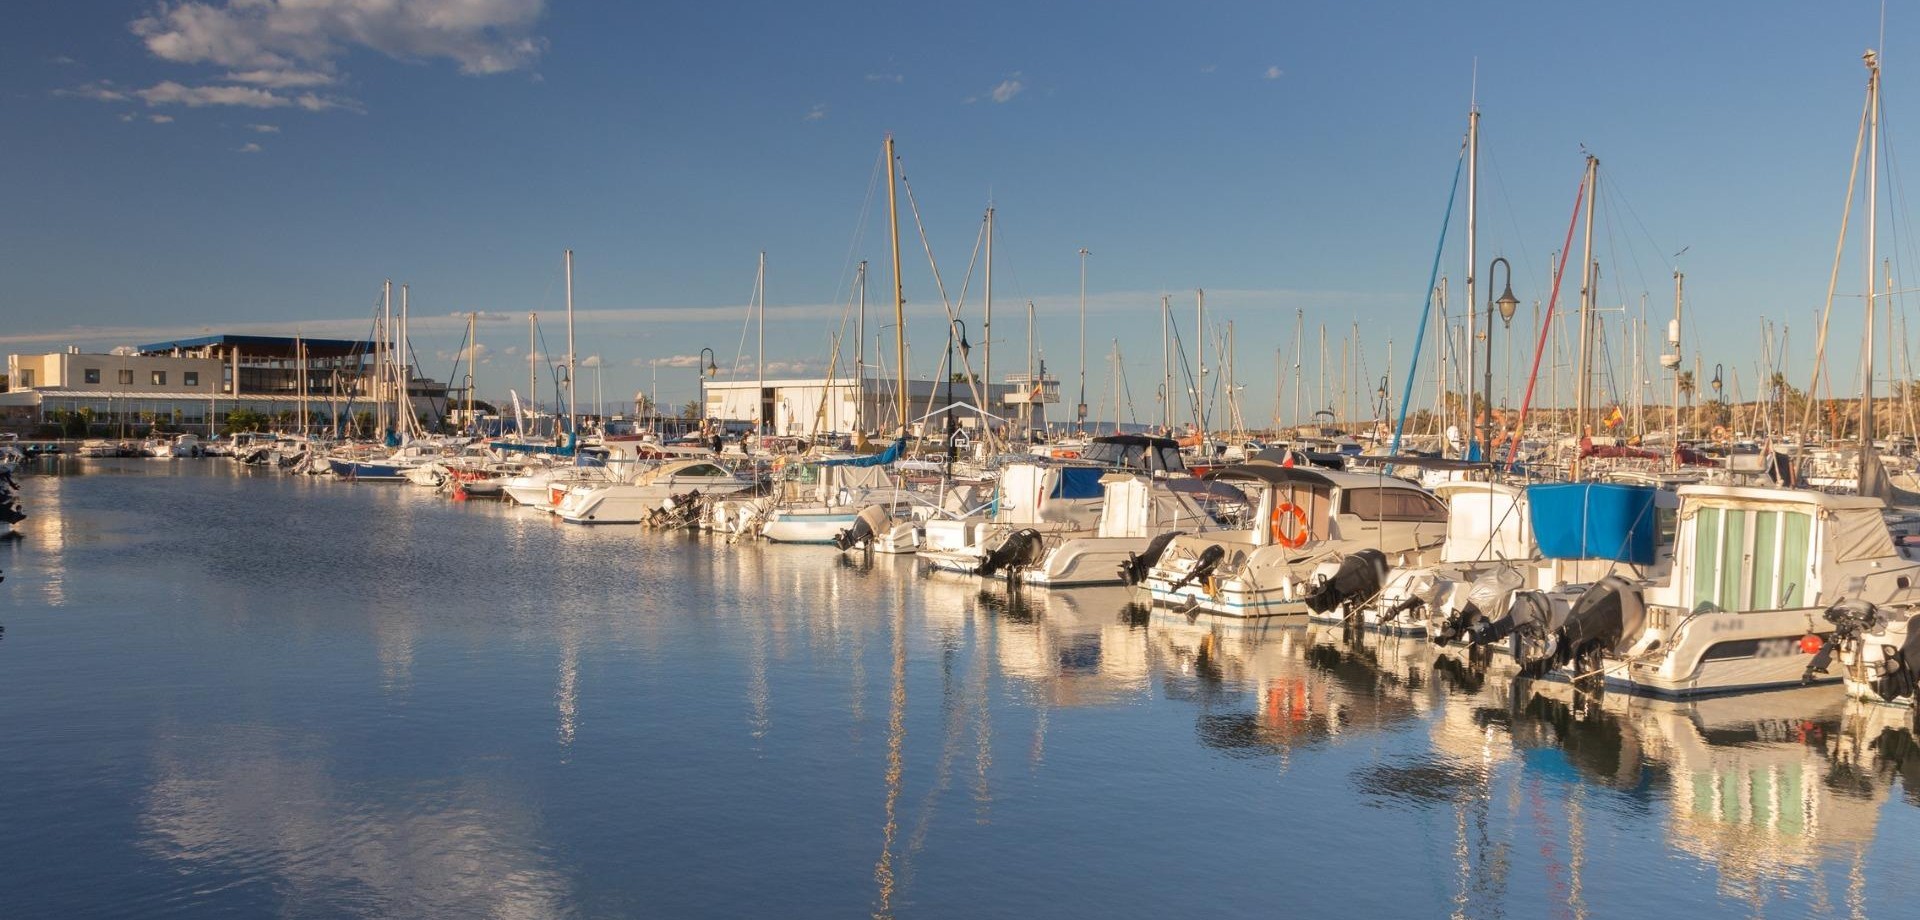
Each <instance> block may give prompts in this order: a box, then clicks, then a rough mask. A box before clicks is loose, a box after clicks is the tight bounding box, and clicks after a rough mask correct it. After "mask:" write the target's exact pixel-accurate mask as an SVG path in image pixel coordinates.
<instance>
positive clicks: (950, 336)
mask: <svg viewBox="0 0 1920 920" xmlns="http://www.w3.org/2000/svg"><path fill="white" fill-rule="evenodd" d="M956 328H957V329H959V330H960V360H962V361H965V360H966V358H967V355H968V354H971V353H972V352H973V346H972V345H970V344H968V343H967V322H966V320H960V319H956V320H954V321H952V322H950V323H948V324H947V464H948V465H952V464H953V461H954V458H955V456H957V454H958V450H957V449H956V447H955V446H954V443H953V433H954V427H955V425H956V424H957V422H956V420H955V419H954V417H953V377H954V373H953V340H954V330H955V329H956Z"/></svg>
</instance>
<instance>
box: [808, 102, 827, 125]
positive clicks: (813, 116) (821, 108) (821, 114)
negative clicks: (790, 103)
mask: <svg viewBox="0 0 1920 920" xmlns="http://www.w3.org/2000/svg"><path fill="white" fill-rule="evenodd" d="M825 117H827V104H826V103H824V102H820V103H815V104H814V106H813V108H811V109H808V110H807V119H806V120H807V121H819V120H820V119H822V118H825Z"/></svg>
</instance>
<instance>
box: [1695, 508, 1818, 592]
mask: <svg viewBox="0 0 1920 920" xmlns="http://www.w3.org/2000/svg"><path fill="white" fill-rule="evenodd" d="M1812 534H1813V519H1812V517H1811V516H1809V515H1807V514H1805V513H1802V512H1797V511H1749V510H1744V509H1740V508H1702V509H1700V511H1699V513H1698V514H1696V515H1695V516H1694V530H1693V582H1692V589H1693V606H1696V607H1697V606H1699V605H1700V604H1703V603H1711V604H1713V605H1714V606H1716V607H1719V608H1720V609H1722V610H1730V611H1734V612H1742V611H1747V610H1776V609H1782V608H1794V607H1799V606H1801V605H1803V604H1805V603H1806V598H1807V594H1808V591H1807V582H1808V581H1809V580H1811V577H1812V573H1811V571H1810V570H1809V568H1808V549H1809V546H1808V544H1809V543H1810V542H1811V540H1812Z"/></svg>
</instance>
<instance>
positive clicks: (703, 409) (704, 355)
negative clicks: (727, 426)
mask: <svg viewBox="0 0 1920 920" xmlns="http://www.w3.org/2000/svg"><path fill="white" fill-rule="evenodd" d="M700 357H701V359H702V360H704V361H705V362H706V366H705V367H701V366H700V365H699V364H695V365H694V369H695V371H697V372H698V373H699V375H700V377H712V376H714V375H716V374H719V373H720V365H718V364H715V363H713V358H714V354H713V349H711V348H702V349H700ZM695 379H696V382H697V383H698V386H696V387H695V390H696V391H697V392H695V393H694V394H693V395H694V396H696V397H698V398H699V400H700V414H701V415H703V416H704V415H706V413H707V387H706V383H705V381H703V380H699V378H695Z"/></svg>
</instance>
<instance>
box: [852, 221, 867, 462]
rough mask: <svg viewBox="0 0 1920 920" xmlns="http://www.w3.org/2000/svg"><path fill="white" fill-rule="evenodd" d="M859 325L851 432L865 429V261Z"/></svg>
mask: <svg viewBox="0 0 1920 920" xmlns="http://www.w3.org/2000/svg"><path fill="white" fill-rule="evenodd" d="M859 282H860V323H859V325H858V326H857V327H856V329H857V331H856V333H855V335H854V337H853V430H854V431H855V432H860V431H865V430H866V427H867V260H865V259H861V260H860V275H859Z"/></svg>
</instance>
